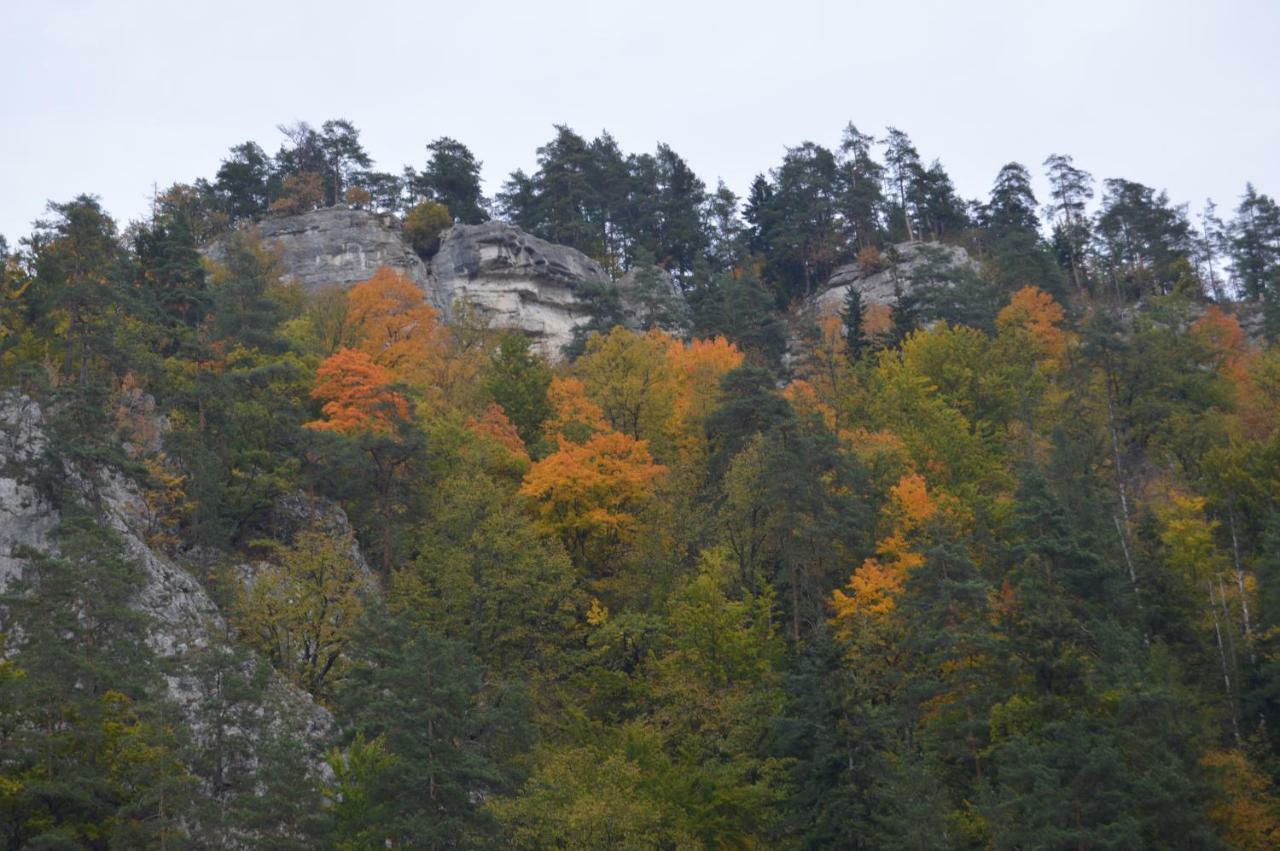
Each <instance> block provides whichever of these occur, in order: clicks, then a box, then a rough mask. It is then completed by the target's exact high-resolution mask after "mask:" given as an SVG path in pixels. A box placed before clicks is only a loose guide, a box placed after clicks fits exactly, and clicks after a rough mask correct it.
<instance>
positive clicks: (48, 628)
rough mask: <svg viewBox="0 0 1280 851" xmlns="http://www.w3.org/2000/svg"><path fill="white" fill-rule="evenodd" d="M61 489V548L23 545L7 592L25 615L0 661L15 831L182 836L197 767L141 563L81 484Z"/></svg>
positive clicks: (4, 807) (3, 768)
mask: <svg viewBox="0 0 1280 851" xmlns="http://www.w3.org/2000/svg"><path fill="white" fill-rule="evenodd" d="M61 499H62V500H65V501H64V502H63V516H62V519H61V521H60V523H59V525H58V526H57V527H56V528H55V529H54V530H53V534H52V536H51V537H52V539H53V541H54V542H55V543H56V546H57V555H53V554H51V553H48V552H39V551H33V550H30V549H28V550H26V551H20V552H18V553H16V555H17V557H18V558H19V559H20V565H21V568H20V569H21V575H20V576H17V577H15V578H14V580H13V581H11V582H10V583H8V585H7V586H6V587H5V589H4V593H3V595H2V596H0V604H2V605H3V606H4V607H5V610H6V613H7V617H6V621H7V624H8V625H9V628H11V629H13V634H12V636H11V644H10V646H9V647H7V648H6V652H7V657H6V667H5V670H4V671H3V672H2V673H0V750H2V751H3V753H4V759H3V761H2V762H0V825H3V833H4V841H5V844H6V845H7V846H8V847H12V848H23V847H76V846H78V847H107V845H108V844H110V845H115V846H119V847H157V846H160V847H163V846H165V845H166V844H168V843H173V842H180V841H181V839H182V837H183V834H184V831H183V828H182V822H181V819H180V816H179V814H180V813H182V812H183V811H184V809H185V807H186V805H187V802H188V800H189V799H188V795H189V794H190V793H191V791H192V789H191V782H190V781H191V778H190V776H189V775H188V774H187V772H186V769H185V768H184V767H183V765H182V763H181V762H180V760H179V753H178V748H179V741H178V740H177V731H176V730H175V729H174V726H173V722H172V717H173V716H172V711H173V710H172V707H171V706H168V705H167V701H166V697H165V694H164V680H163V679H162V678H161V675H160V667H159V663H158V660H157V659H156V656H155V654H154V652H153V651H152V649H151V647H150V646H149V645H148V632H149V631H150V628H151V622H150V617H149V616H148V615H147V614H145V613H144V612H143V611H141V610H140V608H139V602H140V597H141V594H142V590H143V584H144V577H143V573H142V571H141V569H140V568H139V567H138V566H137V565H136V564H133V563H132V562H130V561H129V560H128V558H127V556H126V554H125V549H124V545H123V542H122V541H121V540H120V538H119V537H118V535H116V534H115V533H114V532H113V531H111V530H109V529H108V528H106V527H104V526H101V525H99V524H98V523H97V521H96V519H95V518H94V517H92V516H91V515H90V513H89V512H88V511H87V510H86V509H85V508H84V507H83V506H81V505H79V504H78V502H77V500H76V497H75V496H74V495H72V493H70V492H69V491H68V492H66V493H63V494H61ZM13 639H16V640H13ZM10 664H11V665H12V666H13V667H12V668H10V667H8V666H9V665H10Z"/></svg>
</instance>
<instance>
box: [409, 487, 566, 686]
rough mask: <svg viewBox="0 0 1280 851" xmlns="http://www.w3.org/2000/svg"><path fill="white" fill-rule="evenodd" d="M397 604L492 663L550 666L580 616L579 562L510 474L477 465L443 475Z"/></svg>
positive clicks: (512, 667) (509, 670)
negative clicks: (509, 480) (502, 477)
mask: <svg viewBox="0 0 1280 851" xmlns="http://www.w3.org/2000/svg"><path fill="white" fill-rule="evenodd" d="M414 534H415V543H416V546H415V551H416V553H417V555H416V556H415V558H414V559H413V561H412V562H411V563H409V564H408V565H407V566H406V567H405V568H404V569H403V570H401V571H399V572H398V573H397V574H396V575H395V580H394V582H393V585H392V589H393V593H392V595H391V604H392V606H393V607H394V608H396V609H397V610H399V611H402V612H403V613H404V616H405V618H406V620H408V621H409V622H411V623H412V624H413V625H414V626H415V627H419V626H420V627H421V628H423V629H425V630H428V631H430V632H431V633H432V634H435V635H438V636H440V637H442V638H446V639H449V640H453V641H461V642H465V643H466V645H467V646H468V647H470V648H471V649H472V652H474V653H475V654H476V655H477V656H478V657H479V658H480V659H481V660H482V661H483V662H484V663H485V665H486V666H487V667H488V668H489V669H490V670H491V671H493V672H496V673H500V674H502V675H504V676H521V675H523V676H538V675H552V672H553V671H554V670H555V667H556V666H557V665H558V664H561V663H562V659H561V654H562V653H564V652H566V651H567V650H569V649H570V647H571V646H572V645H571V642H572V641H573V639H574V636H575V635H576V634H577V632H578V629H579V628H580V624H579V622H578V617H577V615H578V612H579V611H580V606H581V601H580V600H579V598H578V592H577V590H576V585H575V578H576V577H575V571H574V568H573V565H572V563H571V562H570V561H569V558H568V556H567V555H566V554H565V551H564V548H563V547H562V546H561V545H560V543H559V542H558V541H556V540H555V539H554V538H550V537H547V536H545V535H543V534H541V532H540V530H539V529H537V528H536V526H535V525H534V523H533V521H532V520H531V519H530V518H529V516H528V512H527V510H526V506H525V505H524V503H523V501H522V500H521V499H520V498H519V497H518V496H517V495H516V494H515V493H513V492H512V491H511V490H510V489H509V488H508V486H507V485H506V483H505V482H500V481H497V480H495V479H494V478H492V477H490V476H488V475H485V474H483V473H480V472H478V471H476V470H474V469H462V470H459V471H458V472H457V473H456V474H454V475H451V476H449V477H448V478H446V479H445V480H444V481H442V482H441V483H440V484H439V486H438V487H437V488H436V489H435V493H433V495H432V499H431V503H430V505H429V510H428V511H427V512H426V513H425V519H424V520H423V521H422V522H421V523H419V524H418V525H417V527H416V529H415V532H414Z"/></svg>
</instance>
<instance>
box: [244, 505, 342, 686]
mask: <svg viewBox="0 0 1280 851" xmlns="http://www.w3.org/2000/svg"><path fill="white" fill-rule="evenodd" d="M271 549H272V550H273V553H272V556H273V558H274V559H275V562H276V563H274V564H271V563H268V564H265V565H262V566H261V567H259V568H257V569H256V570H254V572H253V576H252V577H249V578H248V579H247V581H246V582H245V583H244V584H243V585H242V586H241V587H240V589H239V590H238V592H237V595H236V610H237V618H236V620H237V623H238V627H239V630H240V633H241V634H242V635H243V636H244V638H245V641H246V642H247V643H248V644H249V645H250V646H252V647H254V648H256V649H257V650H259V651H261V652H262V653H263V655H265V656H266V657H267V658H268V659H270V660H271V663H272V665H274V666H275V668H276V670H278V671H280V672H281V673H283V674H285V676H287V677H289V678H290V679H291V680H293V681H294V682H295V683H297V684H298V686H300V687H301V688H303V689H304V690H306V691H307V692H309V693H310V694H311V695H313V696H314V697H316V698H317V699H319V700H323V701H327V700H329V699H331V698H332V697H333V694H334V683H335V682H336V681H337V680H340V679H341V678H342V676H343V674H344V672H345V670H346V667H347V659H346V655H345V651H346V647H347V644H348V643H349V642H350V641H351V635H352V633H353V632H354V631H355V627H356V623H357V621H358V620H359V618H360V614H361V612H362V611H363V610H364V604H363V601H362V599H361V596H362V593H363V592H364V590H365V587H366V585H367V577H366V575H365V574H364V572H363V571H362V570H361V569H360V566H359V565H357V564H356V562H355V559H354V558H353V551H354V549H355V541H354V540H353V539H352V538H351V537H350V536H349V535H348V536H346V537H342V538H336V537H334V536H333V535H330V534H328V533H326V532H322V531H316V530H308V531H304V532H301V533H299V534H298V535H297V536H296V537H295V538H294V541H293V543H292V544H290V545H289V546H282V545H278V544H276V545H274V546H273V547H272V548H271Z"/></svg>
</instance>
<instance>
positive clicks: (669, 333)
mask: <svg viewBox="0 0 1280 851" xmlns="http://www.w3.org/2000/svg"><path fill="white" fill-rule="evenodd" d="M844 141H845V143H844V145H843V146H842V147H841V148H840V149H839V150H838V151H831V150H827V149H825V148H822V147H821V146H817V145H813V144H811V143H805V144H803V145H800V146H797V147H795V148H791V149H789V150H788V151H787V153H786V155H785V157H784V159H783V161H782V162H781V163H780V164H777V165H776V167H774V168H772V169H770V170H768V171H767V172H762V173H761V175H760V177H759V178H758V179H757V180H756V182H755V183H754V184H753V185H752V187H751V189H750V192H749V194H748V196H747V197H745V198H742V199H740V198H738V197H736V196H735V195H734V194H733V193H732V192H731V191H730V190H729V189H727V188H726V187H724V185H723V184H721V185H720V186H719V187H718V188H717V189H715V190H709V189H708V187H707V185H706V184H705V183H704V182H703V181H702V179H701V178H699V177H698V176H697V175H696V174H694V173H693V171H692V169H690V168H689V166H688V165H687V163H685V161H684V160H683V159H681V157H680V156H679V155H678V154H676V153H675V152H674V151H673V150H672V149H671V148H670V147H668V146H665V145H662V146H659V147H658V149H657V150H656V152H654V153H625V152H623V151H622V150H621V149H620V148H619V147H618V145H617V143H616V142H615V141H614V140H612V137H609V136H608V134H603V135H602V136H601V137H600V138H597V139H595V140H587V139H585V138H583V137H580V136H578V135H577V134H576V133H574V132H573V131H572V130H570V129H569V128H567V127H558V128H557V130H556V135H555V137H554V138H553V139H552V140H551V141H550V142H549V143H548V144H547V145H545V146H544V147H542V148H539V149H538V168H537V170H536V171H535V172H534V173H532V174H526V173H524V172H516V173H514V174H512V175H511V177H510V180H509V181H508V182H507V184H506V185H505V186H504V188H503V191H502V193H501V194H500V195H499V196H498V197H496V198H487V197H485V196H484V194H483V193H482V192H481V185H480V181H479V164H478V163H477V162H476V160H475V158H474V156H472V155H471V153H470V151H469V150H468V149H467V148H466V146H465V145H462V144H461V143H459V142H457V141H456V140H452V139H447V138H446V139H440V140H437V141H436V142H435V143H433V144H432V145H431V146H430V151H431V152H432V153H431V159H430V160H429V161H428V163H427V164H426V166H425V168H423V169H422V170H421V171H419V170H417V169H415V168H408V169H405V170H404V172H403V176H401V175H400V174H399V173H391V172H380V171H377V170H375V169H374V167H373V163H372V161H371V160H370V158H369V157H368V155H367V154H365V153H364V152H363V149H362V148H361V147H360V143H359V134H358V132H357V131H356V130H355V128H354V127H353V126H352V125H350V124H349V122H342V121H331V122H326V123H325V124H324V125H322V127H321V128H319V129H314V128H310V127H308V126H306V125H300V126H296V127H293V128H290V132H289V134H288V135H287V137H286V141H285V143H284V144H283V146H282V147H281V149H280V151H279V152H278V153H276V154H274V155H267V154H266V153H265V151H264V150H263V149H262V148H261V147H259V146H258V145H256V144H254V143H246V144H244V145H239V146H237V147H236V148H233V149H232V151H231V152H230V153H229V154H228V156H227V158H226V160H225V161H224V162H223V164H222V166H221V167H220V168H219V170H218V171H217V173H216V174H215V175H213V176H211V177H209V178H198V179H194V180H193V181H192V182H191V183H190V184H178V185H175V186H173V187H170V188H169V189H168V190H166V191H164V192H162V193H159V195H158V196H157V200H156V203H155V205H154V210H153V214H152V215H151V216H150V217H149V218H148V219H147V220H145V221H139V222H132V223H129V224H127V225H123V226H122V225H121V224H120V223H117V222H116V221H114V220H113V219H112V218H111V216H110V214H109V213H108V211H106V210H105V209H103V207H102V206H101V204H100V203H99V202H98V201H97V200H96V199H94V198H92V197H90V196H79V197H76V198H73V199H71V200H69V201H65V202H58V203H53V204H51V205H50V209H49V217H48V219H47V220H45V221H42V222H40V223H37V225H36V226H35V227H34V229H33V231H32V233H31V234H30V235H29V236H28V237H27V238H26V239H24V240H23V241H22V242H21V243H20V244H19V245H18V246H16V247H15V248H13V249H12V250H10V249H9V248H8V247H4V265H3V272H4V276H3V279H2V281H0V283H2V285H3V286H2V287H0V293H2V297H0V334H2V336H0V847H4V848H15V849H16V848H28V847H33V848H54V847H58V848H62V847H66V848H73V847H74V848H151V847H159V848H175V847H193V848H320V847H326V848H327V847H333V848H350V849H365V848H432V849H442V848H530V849H542V848H574V849H586V848H592V849H595V848H621V849H654V848H662V849H666V848H672V849H675V848H679V849H700V848H706V849H712V848H783V849H786V848H797V849H799V848H850V849H873V848H876V849H878V848H889V849H894V848H1166V847H1167V848H1216V847H1239V848H1271V847H1276V845H1277V842H1280V790H1278V789H1277V782H1280V738H1278V734H1277V729H1280V725H1278V724H1277V723H1276V720H1275V719H1276V717H1277V715H1280V504H1278V503H1277V497H1278V495H1280V348H1277V346H1276V343H1275V339H1276V335H1277V333H1280V207H1277V205H1276V204H1275V203H1274V202H1273V201H1272V200H1271V198H1270V197H1269V196H1267V195H1266V194H1263V193H1261V192H1259V191H1257V190H1255V189H1254V188H1253V187H1252V186H1249V187H1248V189H1247V190H1246V193H1245V195H1244V196H1243V198H1242V200H1241V202H1240V204H1239V207H1238V209H1237V210H1236V211H1235V213H1234V214H1233V216H1232V217H1231V218H1230V220H1229V221H1226V222H1223V221H1219V220H1216V219H1213V220H1210V219H1208V218H1206V219H1202V220H1201V221H1200V223H1199V225H1195V224H1193V223H1192V221H1191V219H1190V218H1189V217H1188V214H1187V212H1186V209H1185V208H1184V207H1180V206H1178V205H1176V204H1174V203H1172V202H1171V201H1170V200H1169V199H1168V198H1167V197H1166V196H1165V195H1164V194H1163V193H1161V192H1158V191H1156V190H1154V189H1152V188H1150V187H1145V186H1142V185H1140V184H1137V183H1133V182H1131V181H1128V180H1124V179H1120V178H1113V179H1108V180H1106V181H1104V182H1103V183H1102V184H1101V186H1100V187H1099V191H1097V192H1095V188H1094V181H1093V178H1092V177H1091V176H1090V175H1088V174H1087V173H1086V172H1084V171H1083V170H1082V169H1080V168H1079V167H1077V166H1076V165H1075V164H1074V162H1073V161H1072V160H1071V159H1070V158H1069V157H1065V156H1055V157H1050V159H1049V160H1048V161H1047V162H1046V169H1047V175H1048V178H1049V180H1050V183H1051V185H1052V186H1053V195H1052V197H1051V198H1050V199H1048V203H1047V204H1046V205H1044V206H1042V204H1041V202H1040V201H1041V199H1037V198H1036V197H1035V195H1034V193H1033V192H1032V190H1031V184H1030V178H1029V172H1028V170H1027V169H1026V168H1025V167H1023V166H1021V165H1019V164H1017V163H1010V164H1009V165H1007V166H1005V167H1004V168H1003V169H1002V170H1001V171H1000V172H999V174H998V175H997V177H996V181H995V184H994V186H993V189H992V191H991V193H990V195H989V197H987V198H985V199H981V200H966V199H962V198H960V197H958V196H957V194H956V193H955V191H954V188H953V187H951V184H950V181H949V179H948V178H947V175H946V172H945V170H944V169H943V167H942V166H941V165H940V164H939V163H937V162H935V163H933V164H932V165H927V166H926V165H925V164H924V162H923V160H922V159H921V157H920V155H919V154H918V152H916V151H915V148H914V146H913V145H912V143H911V140H910V139H909V138H908V137H907V136H906V135H905V134H903V133H901V131H897V130H892V129H890V130H889V131H888V134H887V136H886V137H885V138H884V139H875V138H873V137H871V136H868V135H865V134H863V133H860V132H858V131H857V130H856V128H854V127H853V126H852V125H850V126H849V128H848V129H847V130H846V133H845V137H844Z"/></svg>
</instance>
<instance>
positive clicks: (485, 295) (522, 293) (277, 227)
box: [209, 207, 687, 359]
mask: <svg viewBox="0 0 1280 851" xmlns="http://www.w3.org/2000/svg"><path fill="white" fill-rule="evenodd" d="M256 228H257V232H258V235H259V236H260V237H261V239H262V241H263V243H264V244H266V245H268V246H274V247H275V249H276V250H277V251H278V252H279V254H280V260H281V267H282V277H283V278H284V279H291V280H295V281H297V282H298V283H300V284H301V285H302V288H303V289H304V290H305V291H307V292H308V293H314V292H319V291H321V290H325V289H329V288H339V289H344V290H345V289H350V288H351V287H353V286H355V285H356V284H358V283H361V282H363V281H367V280H368V279H369V278H371V277H372V276H373V273H374V272H376V271H377V270H378V267H380V266H390V267H391V268H393V269H396V270H398V271H399V272H401V273H402V274H404V275H405V276H406V277H408V278H409V279H410V280H412V281H414V282H415V283H417V284H418V285H419V286H421V287H422V288H423V290H424V291H425V292H426V294H427V297H428V300H429V301H430V302H431V303H432V304H433V305H434V306H435V307H436V308H437V309H439V310H440V312H441V314H442V315H443V317H444V318H445V319H446V320H450V319H454V318H457V316H458V313H459V311H460V309H461V308H462V306H463V305H465V306H466V308H467V309H468V310H470V311H471V312H472V313H471V316H472V317H473V318H479V319H480V320H482V321H484V322H485V323H487V324H488V325H489V327H492V328H503V329H512V330H518V331H523V332H524V333H525V334H527V335H528V336H529V337H530V339H531V340H532V341H533V344H534V347H535V348H537V349H538V350H540V351H541V352H542V353H543V354H545V355H547V356H548V357H550V358H552V359H555V358H558V357H559V356H560V354H561V349H562V348H563V347H564V346H565V345H566V344H568V343H569V342H570V341H571V340H572V339H573V331H574V329H575V328H576V327H577V326H578V325H580V324H581V323H582V322H584V321H585V320H586V318H587V316H586V311H585V309H584V306H583V303H582V299H581V294H582V290H583V289H584V288H586V287H612V286H615V284H613V283H612V282H611V281H610V279H609V276H608V275H607V274H606V273H605V270H604V269H603V268H601V266H600V264H599V263H597V262H596V261H594V260H592V259H591V258H590V257H588V256H587V255H585V254H583V253H582V252H581V251H578V250H576V249H573V248H569V247H567V246H564V245H556V244H555V243H551V242H547V241H546V240H544V239H539V238H538V237H536V236H533V235H531V234H528V233H525V232H524V231H523V230H521V229H520V228H518V227H515V226H514V225H509V224H506V223H505V222H485V223H483V224H479V225H462V224H459V225H454V226H453V227H451V228H449V229H448V230H446V231H444V233H442V234H441V236H440V248H439V250H438V251H437V252H436V254H435V255H434V256H433V257H432V258H431V259H430V261H429V262H428V263H424V262H423V261H422V260H421V259H420V258H419V257H418V255H417V254H416V253H414V251H413V249H411V248H410V247H409V244H408V242H407V241H406V240H405V239H404V237H403V236H402V234H401V232H400V229H399V227H398V225H397V224H396V221H395V219H394V218H392V217H390V216H383V215H379V214H376V213H370V212H366V211H363V210H348V209H344V208H341V207H332V208H328V209H324V210H315V211H312V212H310V213H303V214H301V215H296V216H280V217H272V218H267V219H264V220H263V221H261V222H259V223H258V224H257V225H256ZM209 254H210V256H212V257H213V258H214V259H215V260H216V259H218V255H219V246H218V245H214V246H212V247H211V248H210V249H209ZM650 271H654V272H656V273H657V276H655V275H652V274H650V275H645V276H640V277H638V276H637V275H636V274H635V273H628V275H626V276H624V277H623V278H622V279H621V280H620V281H618V282H617V284H616V286H617V288H618V296H619V300H620V302H621V304H622V308H623V312H624V314H625V315H626V317H627V318H628V324H632V325H634V326H636V327H639V326H641V325H645V326H648V325H652V324H655V323H654V321H652V320H655V318H656V324H658V325H660V326H661V327H664V328H667V329H668V330H678V329H679V328H680V327H681V325H682V322H683V319H684V317H685V316H686V314H687V305H685V303H684V298H683V295H682V294H681V293H680V290H679V287H678V286H676V284H675V281H674V280H672V278H671V276H670V275H669V274H668V273H666V272H665V271H663V270H662V269H659V268H657V267H654V269H653V270H650ZM659 276H660V277H659ZM655 281H656V282H657V283H656V285H655V283H654V282H655ZM645 317H649V318H648V319H646V318H645Z"/></svg>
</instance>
